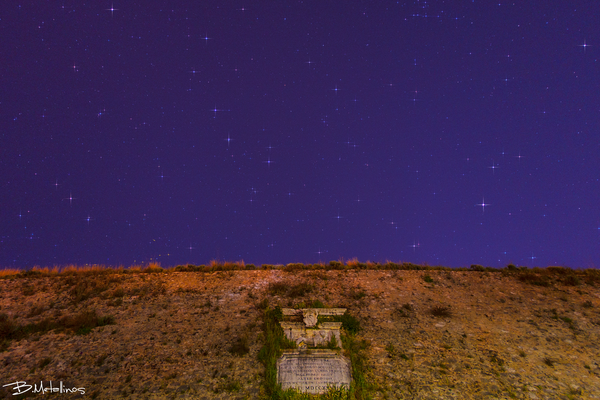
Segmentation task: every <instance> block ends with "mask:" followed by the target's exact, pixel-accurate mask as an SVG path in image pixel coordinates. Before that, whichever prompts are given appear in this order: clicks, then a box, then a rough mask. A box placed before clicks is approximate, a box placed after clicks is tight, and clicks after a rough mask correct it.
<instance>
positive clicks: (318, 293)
mask: <svg viewBox="0 0 600 400" xmlns="http://www.w3.org/2000/svg"><path fill="white" fill-rule="evenodd" d="M277 282H279V283H280V285H279V286H277V287H278V288H279V290H271V289H272V288H273V286H272V284H273V283H277ZM282 287H284V288H285V287H287V288H289V289H290V290H287V291H285V290H281V288H282ZM270 288H271V289H270ZM294 289H297V290H294ZM599 297H600V289H599V288H598V287H594V286H589V285H586V284H583V283H579V282H577V284H576V285H572V286H567V285H562V284H558V283H557V284H553V285H551V286H549V287H543V286H535V285H531V284H529V283H526V282H521V281H519V280H518V279H516V278H515V277H514V276H506V275H505V274H502V273H500V272H474V271H451V272H449V271H382V270H379V271H371V270H369V271H364V270H344V271H295V272H285V271H282V270H255V271H226V272H223V271H221V272H213V273H200V272H170V273H136V274H104V275H102V274H96V275H84V274H78V275H70V276H69V275H66V276H65V275H58V276H51V277H30V278H16V279H2V280H0V314H5V317H4V322H3V323H4V326H5V328H3V329H5V330H6V329H7V328H6V326H7V324H8V325H10V324H13V325H12V326H17V325H22V326H25V325H27V324H34V323H40V322H41V321H44V320H45V321H46V323H48V321H56V323H58V324H59V327H58V328H56V329H54V330H50V331H42V332H37V333H30V334H28V335H23V337H20V338H18V339H14V340H11V341H10V342H5V347H6V346H7V348H6V349H5V351H3V352H1V353H0V377H1V379H2V381H1V382H0V386H3V385H7V384H11V383H13V382H16V381H25V382H27V384H34V383H37V384H38V385H39V382H40V381H42V382H44V385H46V387H47V386H48V384H49V381H52V382H53V385H57V384H58V383H59V382H60V381H62V383H63V387H71V388H72V387H77V388H84V389H85V390H84V391H85V394H83V395H82V394H78V395H73V394H69V395H60V394H54V395H53V398H57V399H58V398H77V397H79V398H98V399H117V398H131V399H138V398H139V399H164V398H174V399H187V398H189V399H192V398H193V399H232V398H233V399H255V398H261V395H262V390H263V388H262V386H261V385H262V379H263V372H264V369H263V367H262V365H261V364H260V362H259V361H258V359H257V354H258V351H259V349H260V347H261V345H262V326H261V323H262V309H263V308H264V307H265V305H266V304H269V305H270V306H271V307H273V306H275V305H281V306H294V305H297V304H299V303H301V302H308V301H310V300H320V301H322V302H323V303H325V304H326V305H327V306H330V307H346V308H348V310H349V311H350V313H351V314H353V315H354V316H356V317H357V318H358V319H359V321H360V322H361V326H362V328H363V329H362V331H361V333H360V336H361V337H363V338H365V339H367V340H368V341H370V347H369V349H368V357H369V367H370V373H369V375H368V379H369V381H370V382H371V383H372V384H373V390H372V393H373V398H374V399H384V398H388V399H600V379H599V376H600V366H599V365H598V362H600V358H599V356H600V345H599V343H600V341H599V339H600V299H599ZM91 310H94V311H95V312H96V314H97V316H99V317H104V316H112V317H113V318H114V321H111V320H110V318H109V319H105V321H109V322H114V323H112V324H106V325H104V326H98V327H95V328H94V329H92V330H91V332H89V333H87V334H81V333H86V332H85V331H83V332H81V331H80V332H79V333H80V334H75V333H74V332H73V329H75V328H73V329H70V328H69V327H70V325H69V324H68V323H67V322H65V321H67V320H68V318H71V317H73V316H77V315H82V313H84V314H85V312H88V314H89V312H90V311H91ZM7 321H8V322H7ZM0 322H1V321H0ZM60 324H62V325H64V327H61V325H60ZM38 326H39V325H38ZM1 329H2V328H1V324H0V330H1ZM14 392H15V390H14V385H13V386H8V387H3V388H2V387H0V397H2V398H13V399H14V398H23V397H25V396H24V395H21V396H13V395H12V394H13V393H14ZM29 394H31V393H29ZM37 396H39V395H31V398H35V397H37Z"/></svg>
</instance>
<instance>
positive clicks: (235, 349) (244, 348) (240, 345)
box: [228, 335, 250, 357]
mask: <svg viewBox="0 0 600 400" xmlns="http://www.w3.org/2000/svg"><path fill="white" fill-rule="evenodd" d="M228 351H229V352H230V353H231V354H233V355H235V356H238V357H242V356H245V355H246V354H248V352H249V351H250V347H248V336H246V335H243V336H240V337H238V338H237V339H236V340H235V342H234V343H233V344H232V345H231V346H230V347H229V349H228Z"/></svg>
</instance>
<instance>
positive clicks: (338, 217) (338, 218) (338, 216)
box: [333, 210, 344, 224]
mask: <svg viewBox="0 0 600 400" xmlns="http://www.w3.org/2000/svg"><path fill="white" fill-rule="evenodd" d="M333 218H335V219H337V220H338V224H339V223H340V219H342V218H344V217H340V212H339V210H338V215H337V217H333Z"/></svg>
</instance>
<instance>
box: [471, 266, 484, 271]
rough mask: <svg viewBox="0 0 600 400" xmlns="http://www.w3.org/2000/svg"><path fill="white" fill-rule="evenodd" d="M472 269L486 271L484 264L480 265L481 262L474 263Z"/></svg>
mask: <svg viewBox="0 0 600 400" xmlns="http://www.w3.org/2000/svg"><path fill="white" fill-rule="evenodd" d="M471 270H472V271H480V272H483V271H485V268H483V266H482V265H479V264H472V265H471Z"/></svg>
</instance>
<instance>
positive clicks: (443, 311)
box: [429, 306, 452, 317]
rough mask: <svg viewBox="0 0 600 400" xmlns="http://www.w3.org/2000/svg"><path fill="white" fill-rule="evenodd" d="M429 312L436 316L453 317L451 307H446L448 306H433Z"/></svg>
mask: <svg viewBox="0 0 600 400" xmlns="http://www.w3.org/2000/svg"><path fill="white" fill-rule="evenodd" d="M429 312H430V313H431V315H433V316H436V317H451V316H452V311H451V310H450V307H446V306H434V307H432V308H431V310H430V311H429Z"/></svg>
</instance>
